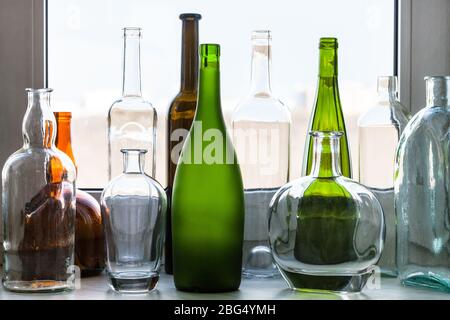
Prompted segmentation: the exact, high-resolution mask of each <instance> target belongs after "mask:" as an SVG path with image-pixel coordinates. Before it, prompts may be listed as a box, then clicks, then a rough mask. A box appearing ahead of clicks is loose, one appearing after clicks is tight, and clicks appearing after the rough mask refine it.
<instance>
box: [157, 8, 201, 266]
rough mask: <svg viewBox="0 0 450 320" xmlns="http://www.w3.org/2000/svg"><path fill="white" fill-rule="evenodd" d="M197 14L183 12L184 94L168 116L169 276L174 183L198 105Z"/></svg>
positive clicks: (166, 248)
mask: <svg viewBox="0 0 450 320" xmlns="http://www.w3.org/2000/svg"><path fill="white" fill-rule="evenodd" d="M201 18H202V16H201V15H200V14H197V13H183V14H181V15H180V19H181V21H182V40H181V86H180V92H179V93H178V94H177V96H176V97H175V98H174V99H173V101H172V103H171V104H170V108H169V116H168V119H169V121H168V132H167V137H168V142H167V146H168V150H167V161H168V162H167V190H166V192H167V196H168V198H169V199H168V200H169V208H168V210H167V223H166V228H167V230H166V242H165V261H164V268H165V270H166V272H167V273H168V274H172V273H173V262H172V214H171V209H170V200H171V196H172V189H173V180H174V178H175V170H176V168H177V163H178V158H179V156H180V152H181V148H182V147H183V144H184V140H185V139H186V136H187V134H188V132H189V129H190V128H191V125H192V121H193V120H194V115H195V109H196V106H197V89H198V33H199V30H198V29H199V27H198V24H199V20H200V19H201Z"/></svg>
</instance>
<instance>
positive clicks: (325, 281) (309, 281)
mask: <svg viewBox="0 0 450 320" xmlns="http://www.w3.org/2000/svg"><path fill="white" fill-rule="evenodd" d="M281 274H282V275H283V278H284V279H285V280H286V282H287V283H288V285H289V287H290V288H291V289H292V290H298V291H306V292H324V293H327V292H333V293H358V292H361V290H362V289H363V288H364V285H365V284H366V282H367V280H368V279H369V277H370V276H371V275H372V272H369V273H365V274H362V275H351V276H317V275H310V274H300V273H293V272H289V271H286V270H281Z"/></svg>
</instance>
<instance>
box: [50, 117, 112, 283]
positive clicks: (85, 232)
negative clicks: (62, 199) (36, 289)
mask: <svg viewBox="0 0 450 320" xmlns="http://www.w3.org/2000/svg"><path fill="white" fill-rule="evenodd" d="M54 114H55V118H56V123H57V134H56V142H55V144H56V147H57V148H58V149H59V150H61V151H63V152H64V153H65V154H67V155H68V156H69V157H70V158H71V159H72V161H73V163H74V164H75V167H76V162H75V157H74V155H73V150H72V142H71V132H70V121H71V118H72V114H71V113H70V112H55V113H54ZM104 247H105V246H104V236H103V227H102V219H101V213H100V205H99V203H98V202H97V200H95V199H94V198H93V197H92V196H91V195H90V194H88V193H87V192H84V191H82V190H80V189H77V191H76V225H75V264H76V265H77V266H78V267H79V268H80V270H81V276H82V277H88V276H93V275H97V274H100V273H101V272H102V271H103V269H104V268H105V252H104V250H105V249H104Z"/></svg>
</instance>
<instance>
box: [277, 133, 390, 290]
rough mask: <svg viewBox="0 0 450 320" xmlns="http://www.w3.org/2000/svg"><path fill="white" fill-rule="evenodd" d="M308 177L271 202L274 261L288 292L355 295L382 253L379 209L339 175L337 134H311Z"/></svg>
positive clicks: (363, 190)
mask: <svg viewBox="0 0 450 320" xmlns="http://www.w3.org/2000/svg"><path fill="white" fill-rule="evenodd" d="M311 136H312V138H313V155H314V156H313V165H312V170H311V173H310V175H309V176H306V177H302V178H300V179H297V180H295V181H293V182H291V183H288V184H286V185H284V186H283V187H282V188H281V189H280V190H279V191H278V192H277V193H276V194H275V196H274V197H273V198H272V201H271V203H270V221H269V234H270V244H271V248H272V254H273V257H274V259H275V261H276V263H277V265H278V268H279V270H280V272H281V273H282V275H283V277H284V278H285V280H286V281H287V283H288V285H289V287H290V288H292V289H296V290H308V291H311V290H313V291H314V290H318V291H337V292H359V291H361V289H362V288H363V286H364V285H365V283H366V281H367V280H368V278H369V277H370V275H371V274H372V273H373V270H374V266H375V264H376V263H377V262H378V260H379V258H380V255H381V251H382V249H383V240H384V231H385V229H384V217H383V210H382V208H381V205H380V204H379V202H378V200H377V199H376V198H375V196H374V195H373V194H372V193H371V192H370V191H369V190H368V189H367V188H365V187H364V186H362V185H360V184H359V183H357V182H355V181H353V180H351V179H349V178H346V177H344V176H342V173H341V169H340V161H339V139H340V138H341V136H342V133H341V132H318V131H315V132H312V133H311Z"/></svg>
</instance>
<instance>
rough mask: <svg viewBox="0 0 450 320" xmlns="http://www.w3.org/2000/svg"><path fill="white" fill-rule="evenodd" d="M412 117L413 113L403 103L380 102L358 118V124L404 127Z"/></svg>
mask: <svg viewBox="0 0 450 320" xmlns="http://www.w3.org/2000/svg"><path fill="white" fill-rule="evenodd" d="M410 119H411V115H410V114H409V112H408V111H407V110H406V108H404V107H403V106H402V105H400V104H398V105H396V104H390V103H389V102H386V103H379V104H377V105H375V106H373V107H371V108H369V109H368V110H367V111H366V112H364V113H363V114H362V115H361V116H360V117H359V118H358V126H359V127H364V126H389V125H395V126H397V127H398V126H400V127H404V126H406V124H407V123H408V121H409V120H410Z"/></svg>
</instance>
